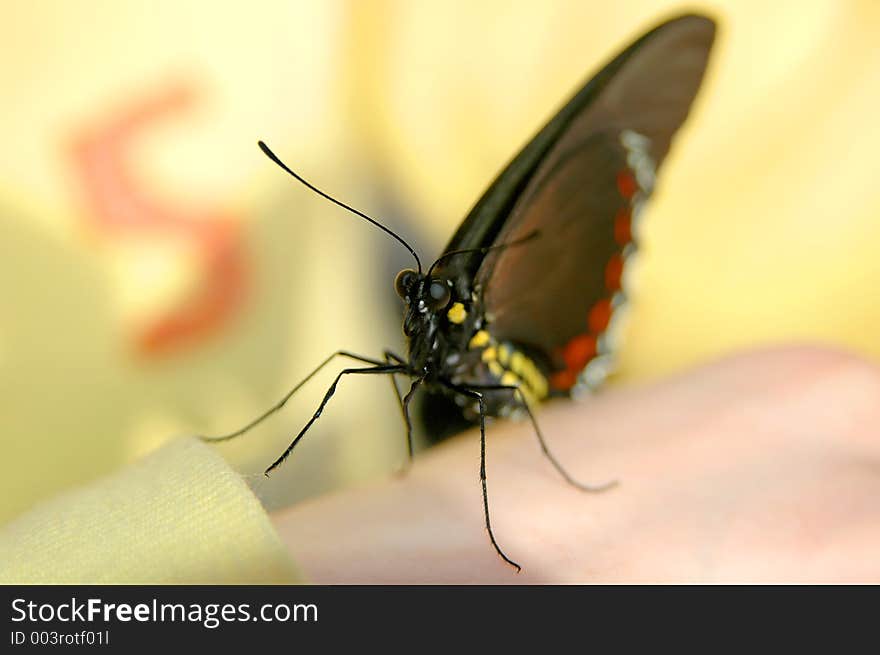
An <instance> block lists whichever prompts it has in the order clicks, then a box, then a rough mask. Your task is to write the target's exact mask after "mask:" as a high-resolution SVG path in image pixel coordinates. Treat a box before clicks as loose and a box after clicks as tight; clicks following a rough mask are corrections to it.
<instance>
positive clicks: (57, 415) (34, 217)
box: [0, 0, 880, 522]
mask: <svg viewBox="0 0 880 655" xmlns="http://www.w3.org/2000/svg"><path fill="white" fill-rule="evenodd" d="M683 10H692V11H693V10H696V11H702V12H706V13H708V14H710V15H712V16H713V17H715V18H716V20H717V21H718V22H719V28H720V33H719V38H718V41H717V44H716V48H715V51H714V54H713V59H712V62H711V64H710V71H709V74H708V76H707V79H706V82H705V84H704V87H703V91H702V93H701V95H700V96H699V98H698V100H697V103H696V105H695V108H694V111H693V113H692V116H691V120H690V121H689V123H688V124H687V125H686V127H685V129H684V130H682V132H681V133H680V136H679V138H678V140H677V141H676V143H675V145H674V148H673V151H672V153H671V155H670V157H669V158H668V160H667V161H666V163H665V165H664V170H663V172H662V175H661V178H662V179H661V182H660V186H659V190H658V192H657V193H656V194H655V196H654V199H653V202H652V204H651V206H650V210H649V212H648V214H647V220H646V221H645V223H644V224H643V225H644V231H643V233H642V234H641V235H640V237H641V243H642V251H641V255H640V257H639V260H638V268H637V269H636V271H635V273H636V274H635V275H634V276H633V278H632V281H633V288H634V291H635V296H634V303H633V305H632V312H631V315H630V323H629V329H628V331H627V334H626V341H625V346H624V349H623V351H622V353H621V355H622V366H621V371H620V375H619V376H618V377H617V381H618V382H624V383H625V382H627V381H635V380H643V379H650V378H653V377H656V376H659V375H663V374H666V373H669V372H671V371H674V370H677V369H681V368H684V367H686V366H690V365H693V364H695V363H698V362H700V361H704V360H706V359H709V358H712V357H716V356H718V355H720V354H722V353H725V352H729V351H731V350H735V349H740V348H744V347H748V346H750V345H754V344H759V343H768V342H781V341H792V340H798V341H805V340H809V341H819V342H824V343H829V344H836V345H839V346H842V347H845V348H849V349H852V350H855V351H858V352H861V353H863V354H865V355H867V356H871V357H874V358H878V357H880V340H878V337H877V335H878V333H880V301H878V293H877V289H878V287H880V263H878V257H877V254H876V253H877V251H878V249H880V219H878V217H880V193H878V191H877V190H876V187H877V183H876V180H875V178H876V175H877V164H876V160H877V153H878V152H880V130H878V128H877V126H876V114H877V110H876V108H877V107H878V106H880V49H878V48H877V34H878V32H880V6H878V4H877V3H876V2H872V1H870V0H849V1H841V0H812V1H811V2H796V1H794V0H790V1H787V2H776V3H766V2H758V1H757V0H739V1H736V2H735V1H734V0H727V1H721V0H719V1H718V2H698V3H694V4H689V5H687V6H682V5H680V4H677V3H674V2H661V1H659V0H626V1H621V2H614V3H609V2H602V3H599V2H594V3H593V2H582V1H577V2H576V1H571V2H562V1H557V2H546V3H510V2H500V1H495V0H490V1H482V2H476V3H475V2H439V1H438V2H433V1H431V2H428V1H421V2H405V1H404V0H372V1H361V2H357V1H355V0H348V1H344V0H336V1H332V2H317V1H315V2H281V1H277V2H276V1H271V0H262V1H257V2H251V3H245V4H235V3H212V2H202V1H195V0H190V1H188V2H146V1H143V2H135V1H126V2H99V1H98V0H88V1H81V2H76V3H73V2H64V1H62V0H55V1H47V2H40V3H6V5H5V6H4V12H3V13H4V20H3V21H0V43H3V48H4V54H5V56H4V57H3V58H2V59H0V89H2V93H3V102H2V104H0V117H2V120H0V141H2V143H3V146H4V147H3V149H2V152H0V254H2V276H0V299H2V300H0V302H2V306H3V312H2V315H0V385H2V389H0V408H2V412H0V443H2V453H3V454H2V458H0V480H2V482H0V485H2V486H0V492H2V493H0V522H2V521H5V520H8V519H9V518H11V517H13V516H15V515H16V514H18V513H20V512H21V511H23V510H24V509H26V508H27V507H29V506H31V505H32V504H33V503H34V502H36V501H37V500H39V499H41V498H45V497H47V496H50V495H52V494H54V493H56V492H58V491H60V490H62V489H65V488H68V487H70V486H71V485H75V484H77V483H82V482H85V481H88V480H90V479H93V478H95V477H96V476H99V475H101V474H103V473H106V472H108V471H111V470H113V469H116V468H118V467H120V466H121V465H123V464H124V463H126V462H128V461H131V460H132V459H134V458H136V457H138V456H140V455H142V454H143V453H146V452H149V451H151V450H152V449H154V448H155V447H156V446H158V445H159V444H160V443H162V442H164V441H165V440H167V439H170V438H171V437H173V436H176V435H180V434H192V433H209V434H210V433H220V432H225V431H229V430H231V429H234V428H236V427H238V426H239V425H240V424H242V423H244V422H245V421H247V420H249V419H250V418H252V417H253V416H254V415H255V414H256V413H257V412H259V411H261V410H262V409H264V408H265V407H266V406H268V405H269V404H271V403H272V402H274V400H275V399H276V398H277V397H278V396H279V395H281V394H282V393H283V392H284V391H285V390H286V389H287V388H288V387H289V386H291V385H292V384H293V383H294V382H296V381H298V380H299V379H300V378H301V377H302V376H304V375H305V374H306V373H307V372H308V371H309V370H311V368H312V367H313V366H314V365H316V364H317V363H318V362H319V361H320V360H321V359H323V357H325V356H326V355H327V354H329V353H330V352H332V351H334V350H336V349H338V348H343V347H344V348H347V349H350V350H354V351H358V352H362V353H364V354H371V355H378V354H379V353H381V350H382V348H383V347H386V346H391V347H393V348H394V349H396V350H398V351H400V350H402V338H401V336H400V330H399V321H400V310H399V307H398V306H397V303H396V299H395V297H394V295H393V292H392V290H391V283H392V280H393V275H394V273H395V272H396V270H397V269H398V268H400V267H402V266H404V265H407V264H408V260H407V257H406V253H405V252H404V251H402V250H401V249H400V248H399V246H396V245H395V244H394V243H393V242H392V241H390V240H389V239H388V238H387V237H386V236H385V235H383V234H381V233H380V232H378V231H377V230H374V229H371V228H369V226H367V225H365V224H363V223H361V222H359V221H357V220H355V219H353V218H352V217H350V216H349V215H347V214H345V213H344V212H342V210H339V209H337V208H335V207H333V206H331V205H329V204H328V203H326V202H325V201H323V200H321V199H320V198H318V197H316V196H314V195H312V194H310V193H309V192H308V191H306V190H305V189H304V188H302V187H300V186H298V185H295V184H294V183H293V182H292V181H291V180H290V179H289V178H287V177H286V176H285V175H284V174H282V173H281V172H280V171H279V170H278V169H277V168H276V167H275V166H274V165H272V164H271V163H270V162H269V161H268V160H266V159H265V157H263V156H262V155H261V154H260V153H259V151H258V150H257V148H256V146H255V141H256V140H257V139H258V138H262V139H264V140H266V141H267V142H268V143H269V144H270V145H271V146H272V147H273V148H274V149H275V150H276V152H277V153H278V154H279V155H280V156H281V157H282V158H283V159H285V160H287V161H288V163H290V164H291V165H293V166H294V168H296V169H298V170H299V171H300V172H302V173H303V174H304V175H305V176H306V177H307V178H308V179H310V180H311V181H313V182H314V183H316V184H317V185H318V186H320V187H322V188H324V189H326V190H328V191H330V192H331V193H333V194H335V195H337V196H338V197H340V198H341V199H343V200H345V201H347V202H350V203H352V204H354V205H355V206H357V207H358V208H360V209H362V210H364V211H366V212H367V213H369V214H371V215H374V216H377V217H381V218H382V219H383V220H385V221H386V222H387V223H388V224H389V225H390V226H391V227H393V228H394V229H396V230H399V231H400V232H401V233H402V234H403V235H404V236H405V237H406V238H408V239H410V240H411V241H413V242H414V243H415V244H416V245H417V246H418V247H419V249H420V251H421V252H423V253H424V254H423V259H428V260H430V259H431V258H432V257H433V256H435V255H437V254H439V249H440V248H441V247H442V246H443V244H444V242H445V241H446V240H447V238H448V237H449V236H450V235H451V233H452V231H453V230H454V228H455V227H456V225H457V224H458V222H459V221H460V220H461V219H462V217H463V216H464V215H465V214H466V212H467V210H468V209H469V207H470V205H471V204H472V203H473V202H474V201H475V200H476V199H477V197H478V196H479V194H480V193H481V192H482V190H483V189H484V188H485V186H486V185H487V184H488V182H489V181H490V180H491V179H492V177H493V176H494V175H495V173H496V172H497V171H498V170H499V169H500V167H501V166H503V165H504V163H505V162H506V161H507V160H508V159H509V158H510V157H511V156H512V155H513V154H514V153H515V152H516V151H517V150H518V149H519V148H520V147H521V146H522V145H523V144H524V142H525V141H526V140H527V139H528V138H530V137H531V135H532V134H533V133H534V132H535V131H536V130H537V128H538V127H540V125H542V124H543V122H544V121H545V120H546V119H547V118H549V117H550V116H551V115H552V114H553V113H554V112H555V111H556V109H557V108H558V107H559V105H560V104H561V103H562V102H563V100H565V99H566V98H567V97H568V95H569V94H570V93H571V92H572V91H573V90H575V89H576V88H577V87H578V86H579V85H580V84H581V83H582V82H583V81H584V79H585V78H587V77H588V76H589V75H591V74H592V73H594V72H595V71H596V70H597V68H598V67H599V66H600V65H601V63H602V62H603V61H604V60H605V59H607V58H608V57H609V56H611V55H613V54H614V53H615V52H617V51H618V50H619V49H621V48H622V47H624V46H625V45H626V44H627V43H628V42H629V41H631V40H632V39H633V38H635V37H636V36H637V35H638V34H640V33H641V32H643V31H645V30H646V29H648V28H649V27H651V26H653V25H654V24H656V23H657V22H659V21H660V20H662V19H663V18H666V17H668V16H670V15H671V14H674V13H680V12H681V11H683ZM331 375H332V372H330V371H328V372H327V375H325V376H323V377H321V378H320V379H317V380H315V381H314V382H313V383H312V384H311V385H310V387H309V388H308V389H307V390H306V391H305V392H304V393H303V394H301V395H300V396H298V397H297V398H296V399H295V402H292V403H291V404H290V406H289V408H287V409H285V411H284V412H283V413H282V414H281V415H280V416H278V417H277V418H275V419H274V420H273V421H271V422H270V423H268V424H267V425H265V426H263V427H262V428H261V429H259V430H257V431H255V433H254V434H252V435H250V436H249V437H247V438H243V439H242V440H240V441H238V442H233V443H230V444H228V445H226V446H223V452H224V454H225V455H227V456H228V457H229V458H230V459H231V460H233V461H234V462H235V463H236V465H237V467H238V468H239V469H240V470H242V471H243V472H245V473H246V475H248V476H250V479H251V480H252V481H253V484H254V486H255V488H256V489H257V491H258V493H260V494H262V495H263V496H264V498H265V500H266V502H267V504H269V505H270V506H274V505H280V504H285V503H288V502H292V501H294V500H296V499H297V498H302V497H304V496H307V495H310V494H314V493H318V492H320V491H322V490H325V489H328V488H331V487H333V486H335V485H338V484H340V483H342V482H344V481H350V480H353V479H356V478H358V477H363V476H370V475H375V474H378V473H380V472H383V471H387V470H389V469H390V468H392V467H393V466H395V465H396V464H397V463H399V462H400V460H401V459H402V457H403V455H404V452H405V451H404V443H403V430H402V426H401V424H400V417H399V413H398V410H397V408H396V401H395V400H394V398H393V396H392V395H391V392H390V386H389V385H388V384H387V383H386V382H380V381H377V380H375V379H364V380H346V382H345V383H344V384H343V385H342V386H341V387H340V392H339V393H338V394H337V397H336V398H335V399H334V401H333V403H332V404H331V405H330V406H329V407H328V409H327V411H326V412H325V413H324V415H323V417H322V419H321V421H320V422H319V423H318V424H317V425H316V427H315V428H314V430H313V431H312V432H311V433H310V434H309V436H308V439H307V440H305V441H304V442H303V444H302V446H301V447H300V448H298V451H297V453H296V456H295V457H293V458H291V459H290V460H289V462H288V463H287V464H286V465H285V466H284V467H282V468H281V469H280V470H279V471H278V472H277V474H276V475H274V476H273V477H272V479H271V480H269V481H265V480H263V479H262V478H260V476H259V473H260V472H261V471H262V469H263V468H264V467H265V466H266V465H267V464H268V463H270V462H271V461H272V459H273V458H274V457H275V456H276V455H277V454H278V452H279V451H280V450H282V449H283V447H284V446H286V444H287V442H288V439H289V437H291V436H292V435H294V434H295V433H296V432H297V431H298V430H299V428H300V427H301V425H302V424H303V422H304V421H305V420H306V419H307V417H308V416H309V415H310V413H311V411H312V409H313V408H314V406H315V404H316V403H317V401H318V399H319V398H320V395H321V394H322V393H323V391H324V389H325V388H326V386H327V384H328V383H329V379H330V376H331Z"/></svg>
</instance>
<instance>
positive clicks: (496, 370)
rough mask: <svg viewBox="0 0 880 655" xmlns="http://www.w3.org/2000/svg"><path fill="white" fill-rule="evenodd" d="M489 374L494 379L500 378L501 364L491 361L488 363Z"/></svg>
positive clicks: (501, 372) (502, 373) (502, 369)
mask: <svg viewBox="0 0 880 655" xmlns="http://www.w3.org/2000/svg"><path fill="white" fill-rule="evenodd" d="M489 372H490V373H491V374H492V375H494V376H495V377H496V378H501V377H502V376H503V375H504V368H503V367H502V366H501V364H499V363H498V362H496V361H494V360H493V361H491V362H489Z"/></svg>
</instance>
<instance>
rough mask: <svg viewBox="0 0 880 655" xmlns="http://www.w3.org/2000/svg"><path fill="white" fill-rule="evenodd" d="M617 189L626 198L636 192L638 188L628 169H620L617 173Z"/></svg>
mask: <svg viewBox="0 0 880 655" xmlns="http://www.w3.org/2000/svg"><path fill="white" fill-rule="evenodd" d="M617 190H618V191H620V195H622V196H623V197H624V198H626V199H627V200H629V199H630V198H632V197H633V196H634V195H635V194H636V191H638V190H639V185H638V183H637V182H636V178H635V177H633V174H632V173H631V172H630V171H620V172H619V173H618V174H617Z"/></svg>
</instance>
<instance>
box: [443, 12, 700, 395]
mask: <svg viewBox="0 0 880 655" xmlns="http://www.w3.org/2000/svg"><path fill="white" fill-rule="evenodd" d="M714 34H715V26H714V23H713V22H712V21H711V20H709V19H707V18H704V17H700V16H685V17H682V18H678V19H674V20H672V21H669V22H667V23H664V24H663V25H661V26H659V27H657V28H655V29H654V30H652V31H651V32H649V33H647V34H646V35H645V36H643V37H642V38H640V39H639V40H638V41H636V42H635V43H634V44H633V45H631V46H630V47H629V48H627V49H626V50H625V51H624V52H623V53H621V54H620V55H619V56H618V57H617V58H615V59H614V60H613V61H612V62H611V63H610V64H608V65H607V66H606V67H605V68H604V69H603V70H602V71H601V72H600V73H599V74H598V75H597V76H596V77H595V78H593V79H592V80H591V81H590V82H589V83H588V84H587V85H586V86H585V87H584V88H583V89H582V90H581V91H580V92H579V93H578V94H577V95H576V96H575V97H574V98H573V99H572V100H571V101H570V102H569V103H568V104H567V105H566V106H565V107H564V108H563V109H562V111H561V112H560V113H559V114H558V115H557V116H556V117H555V118H554V119H553V120H552V121H551V122H550V123H549V124H548V125H547V126H546V127H545V128H544V129H543V130H542V131H541V132H540V133H539V135H538V136H537V137H536V138H535V139H534V140H533V141H532V142H531V143H530V144H529V145H528V146H527V147H526V148H525V149H524V150H523V151H522V152H521V153H520V155H518V156H517V158H516V159H514V161H513V162H512V163H511V165H510V166H509V167H508V168H507V169H506V170H505V171H504V172H503V173H502V174H501V175H500V176H499V178H498V179H497V180H496V181H495V183H494V184H493V185H492V187H490V189H489V191H488V192H487V193H486V195H485V196H484V197H483V198H482V199H481V200H480V202H479V203H478V204H477V206H476V207H475V208H474V210H473V211H472V212H471V214H470V215H469V217H468V219H467V220H466V221H465V223H464V224H463V225H462V227H461V228H460V229H459V231H458V233H456V236H455V237H454V238H453V240H452V242H451V243H450V246H449V249H458V248H473V247H481V246H485V245H488V244H490V243H496V244H498V243H510V242H513V241H516V240H517V239H520V238H523V237H525V236H527V235H528V234H530V233H532V232H533V231H538V236H537V238H535V239H532V240H531V241H529V242H528V243H526V244H523V245H520V246H515V247H510V248H506V249H503V250H496V251H491V252H489V253H488V254H486V255H485V256H484V257H483V256H481V257H480V258H479V259H477V258H476V257H474V258H473V259H472V262H471V265H475V266H476V273H475V279H474V281H475V288H477V289H479V290H480V292H481V293H482V298H483V304H484V310H485V312H486V317H487V319H488V321H489V325H490V329H491V332H492V333H493V334H494V335H495V337H496V338H498V339H502V340H509V341H512V342H515V343H517V344H520V345H521V346H524V347H526V348H527V349H529V350H530V351H531V352H533V353H538V354H540V355H541V356H542V359H543V360H544V362H545V364H546V365H547V366H548V368H549V372H550V373H551V377H550V381H551V387H552V388H553V389H554V390H556V391H561V392H564V391H568V390H569V389H571V387H572V386H573V385H574V384H575V382H576V380H577V378H578V375H579V374H581V373H582V371H583V370H584V369H585V367H587V365H588V364H590V363H593V362H595V365H594V366H593V368H594V372H595V373H597V375H598V377H599V378H601V377H602V373H603V370H602V366H604V364H602V359H601V358H599V357H597V355H600V354H602V351H603V349H604V348H603V339H604V338H605V331H606V327H607V326H608V323H609V320H610V318H611V316H612V313H613V309H614V307H615V306H616V305H617V303H618V301H619V300H620V298H621V296H620V294H619V288H620V276H621V272H622V269H623V266H624V264H625V258H626V255H627V253H628V251H629V250H630V249H631V247H630V246H629V244H630V241H631V222H632V219H633V217H634V215H637V214H638V212H639V211H640V209H641V206H642V204H643V202H644V200H645V199H646V198H647V196H648V195H649V194H650V191H651V189H652V187H653V184H654V176H655V174H656V171H657V168H658V167H659V165H660V164H661V163H662V161H663V159H664V157H665V156H666V153H667V151H668V150H669V146H670V142H671V140H672V138H673V135H674V134H675V132H676V130H678V128H679V127H680V126H681V124H682V123H683V122H684V120H685V118H686V116H687V113H688V111H689V109H690V106H691V103H692V101H693V99H694V96H695V95H696V93H697V90H698V89H699V86H700V83H701V81H702V78H703V73H704V71H705V68H706V64H707V61H708V57H709V51H710V50H711V47H712V43H713V40H714ZM469 224H470V225H469ZM600 364H601V365H602V366H598V365H600ZM588 373H589V371H588ZM588 377H589V376H588Z"/></svg>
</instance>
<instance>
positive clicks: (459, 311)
mask: <svg viewBox="0 0 880 655" xmlns="http://www.w3.org/2000/svg"><path fill="white" fill-rule="evenodd" d="M446 318H448V319H449V322H450V323H455V324H456V325H458V324H459V323H463V322H464V319H466V318H467V310H466V309H465V308H464V305H463V304H461V303H460V302H457V303H453V304H452V307H450V308H449V311H448V312H446ZM478 334H479V333H478Z"/></svg>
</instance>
